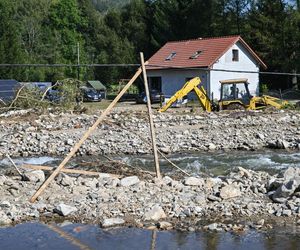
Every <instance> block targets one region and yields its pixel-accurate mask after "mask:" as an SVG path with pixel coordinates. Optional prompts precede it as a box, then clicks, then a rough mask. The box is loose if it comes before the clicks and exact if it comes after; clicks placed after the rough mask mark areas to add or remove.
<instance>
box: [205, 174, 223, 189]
mask: <svg viewBox="0 0 300 250" xmlns="http://www.w3.org/2000/svg"><path fill="white" fill-rule="evenodd" d="M220 183H222V180H221V179H220V178H218V177H216V178H211V177H210V178H206V179H205V188H206V189H211V188H213V187H214V186H216V185H218V184H220Z"/></svg>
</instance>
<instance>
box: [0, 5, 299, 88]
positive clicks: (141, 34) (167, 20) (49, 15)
mask: <svg viewBox="0 0 300 250" xmlns="http://www.w3.org/2000/svg"><path fill="white" fill-rule="evenodd" d="M108 4H111V5H108ZM123 4H124V1H118V0H115V1H106V0H1V1H0V63H2V64H4V63H18V64H20V63H32V64H36V63H39V64H46V63H47V64H54V63H64V64H76V63H77V43H79V44H80V62H81V63H83V64H85V63H86V64H91V63H98V64H101V63H138V62H139V54H138V52H140V51H143V52H144V53H145V56H146V58H148V57H149V56H151V55H152V54H153V53H154V52H155V51H156V50H157V49H159V48H160V47H161V46H162V45H163V44H164V43H165V42H167V41H169V40H180V39H189V38H197V37H211V36H225V35H232V34H241V35H242V37H243V38H244V39H245V40H246V41H247V42H248V43H249V44H250V46H251V47H252V48H254V49H255V50H256V52H257V53H258V54H259V55H260V56H261V58H262V59H263V60H264V61H265V62H266V64H267V65H268V70H269V71H277V72H282V71H285V72H300V56H299V53H300V42H299V41H300V10H299V0H296V1H284V0H211V1H206V0H168V1H164V0H132V1H130V2H129V3H128V4H126V5H123ZM110 7H112V8H110ZM114 7H118V8H114ZM132 70H134V69H132V68H104V69H103V68H81V71H80V78H81V79H88V78H89V79H93V78H96V79H100V80H102V81H103V82H104V83H105V84H107V85H109V84H110V83H112V82H115V81H118V79H120V78H126V77H129V76H130V74H131V73H132ZM76 76H77V69H76V68H46V67H45V68H43V67H39V68H33V67H17V68H1V69H0V78H14V79H17V80H20V81H44V80H46V81H55V80H57V79H62V78H66V77H76ZM262 80H263V81H264V82H265V83H267V84H269V85H270V87H272V86H271V85H272V84H273V85H276V87H280V88H287V87H291V81H292V77H283V78H280V77H279V76H276V77H264V78H263V79H262ZM298 82H299V78H298Z"/></svg>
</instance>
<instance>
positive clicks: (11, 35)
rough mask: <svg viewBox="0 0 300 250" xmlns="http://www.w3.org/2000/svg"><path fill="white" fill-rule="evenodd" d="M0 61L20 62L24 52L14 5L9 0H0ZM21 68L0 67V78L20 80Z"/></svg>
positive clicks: (22, 59) (22, 60)
mask: <svg viewBox="0 0 300 250" xmlns="http://www.w3.org/2000/svg"><path fill="white" fill-rule="evenodd" d="M0 10H1V11H0V62H1V63H22V62H24V54H23V50H22V45H21V37H20V35H19V34H20V32H19V31H18V29H17V25H16V23H17V22H16V20H15V19H14V16H15V11H16V10H15V6H14V4H13V3H12V2H11V1H10V0H2V1H0ZM22 72H23V69H21V68H1V69H0V78H2V79H3V78H14V79H17V80H21V79H22V78H21V77H22Z"/></svg>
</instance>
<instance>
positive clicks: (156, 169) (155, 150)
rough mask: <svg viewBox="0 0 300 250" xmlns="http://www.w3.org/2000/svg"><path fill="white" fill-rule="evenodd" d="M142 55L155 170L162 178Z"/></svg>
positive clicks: (142, 62) (143, 62)
mask: <svg viewBox="0 0 300 250" xmlns="http://www.w3.org/2000/svg"><path fill="white" fill-rule="evenodd" d="M140 56H141V64H142V70H143V78H144V85H145V93H146V96H147V107H148V115H149V123H150V133H151V141H152V149H153V154H154V162H155V171H156V177H157V178H159V179H160V178H161V174H160V168H159V161H158V154H157V148H156V137H155V129H154V123H153V117H152V109H151V99H150V93H149V86H148V79H147V72H146V67H145V61H144V54H143V53H142V52H141V53H140Z"/></svg>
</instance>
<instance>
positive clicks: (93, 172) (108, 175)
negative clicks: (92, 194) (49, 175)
mask: <svg viewBox="0 0 300 250" xmlns="http://www.w3.org/2000/svg"><path fill="white" fill-rule="evenodd" d="M21 167H22V168H29V169H34V170H45V171H53V170H55V168H53V167H48V166H40V165H31V164H24V165H22V166H21ZM61 172H62V173H67V174H83V175H90V176H100V177H101V176H107V177H111V178H121V177H122V176H121V175H116V174H108V173H100V172H95V171H86V170H80V169H68V168H64V169H62V170H61Z"/></svg>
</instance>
